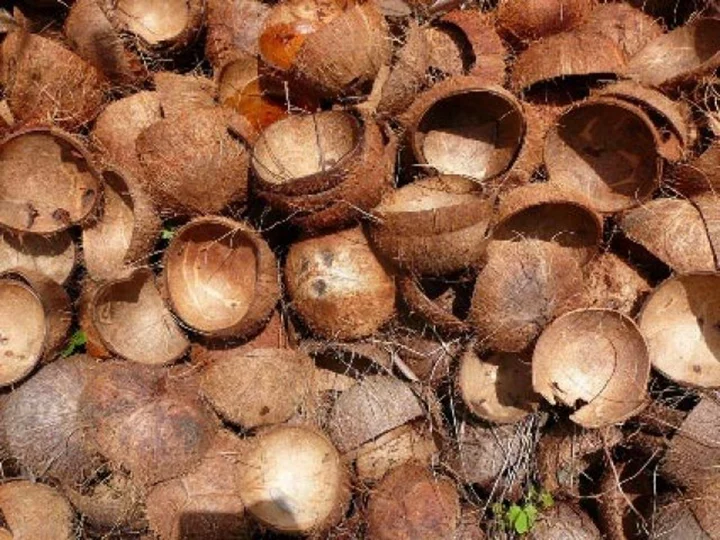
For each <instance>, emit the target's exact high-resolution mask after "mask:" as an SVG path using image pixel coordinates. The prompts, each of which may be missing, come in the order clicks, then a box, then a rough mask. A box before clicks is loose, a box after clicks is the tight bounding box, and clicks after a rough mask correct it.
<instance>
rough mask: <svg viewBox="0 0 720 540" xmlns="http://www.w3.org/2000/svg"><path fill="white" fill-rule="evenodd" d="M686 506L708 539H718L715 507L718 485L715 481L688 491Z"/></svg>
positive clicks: (719, 530) (719, 498)
mask: <svg viewBox="0 0 720 540" xmlns="http://www.w3.org/2000/svg"><path fill="white" fill-rule="evenodd" d="M688 498H689V501H688V506H689V507H690V510H691V511H692V513H693V514H694V515H695V517H696V519H697V521H698V523H699V524H700V527H702V529H703V531H705V534H707V535H708V536H709V537H710V538H718V537H720V525H718V522H717V505H718V503H719V502H720V484H718V482H717V479H716V481H715V482H713V483H712V484H706V485H704V486H703V487H702V488H699V489H693V490H690V491H689V493H688Z"/></svg>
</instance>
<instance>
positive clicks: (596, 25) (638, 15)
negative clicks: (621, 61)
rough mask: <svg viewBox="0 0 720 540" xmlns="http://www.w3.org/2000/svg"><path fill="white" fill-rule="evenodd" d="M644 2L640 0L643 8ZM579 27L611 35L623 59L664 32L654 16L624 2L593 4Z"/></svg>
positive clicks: (628, 57)
mask: <svg viewBox="0 0 720 540" xmlns="http://www.w3.org/2000/svg"><path fill="white" fill-rule="evenodd" d="M646 5H647V1H646V0H643V5H642V8H644V7H645V6H646ZM582 28H583V30H584V31H589V32H595V33H598V34H602V35H604V36H606V37H608V38H610V39H612V40H613V41H614V42H615V43H616V44H617V45H618V46H619V47H620V50H621V51H622V52H623V54H624V55H625V58H626V59H630V58H632V57H633V56H635V53H637V52H638V51H639V50H640V49H642V48H643V47H644V46H645V45H647V44H648V43H649V42H651V41H652V40H654V39H655V38H657V37H659V36H661V35H662V34H663V33H664V30H663V27H662V25H661V24H660V22H659V21H658V20H657V19H655V18H653V17H652V16H650V15H648V14H647V13H645V12H644V11H643V10H642V9H641V8H637V7H633V6H631V5H629V4H627V3H625V2H608V3H607V4H597V5H595V7H594V8H593V10H592V12H591V13H590V14H589V15H588V17H587V22H586V23H585V25H583V27H582Z"/></svg>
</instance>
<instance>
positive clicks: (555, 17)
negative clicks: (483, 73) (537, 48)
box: [497, 0, 594, 42]
mask: <svg viewBox="0 0 720 540" xmlns="http://www.w3.org/2000/svg"><path fill="white" fill-rule="evenodd" d="M593 3H594V2H593V0H541V1H536V2H530V3H528V2H524V1H523V0H501V1H500V2H499V3H498V8H497V25H498V28H499V29H500V31H501V32H502V33H503V34H504V35H505V37H506V38H508V39H512V40H516V41H520V42H530V41H535V40H537V39H540V38H543V37H547V36H550V35H552V34H558V33H560V32H565V31H567V30H570V29H571V28H573V27H575V26H577V25H578V24H580V23H581V22H582V21H583V20H584V19H585V18H586V17H587V16H588V14H589V13H591V11H592V9H593Z"/></svg>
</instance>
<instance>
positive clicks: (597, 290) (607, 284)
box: [584, 252, 652, 317]
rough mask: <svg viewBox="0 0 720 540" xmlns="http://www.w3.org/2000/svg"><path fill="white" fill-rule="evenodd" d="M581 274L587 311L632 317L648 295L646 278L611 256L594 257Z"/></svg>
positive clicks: (618, 258) (621, 260) (648, 286)
mask: <svg viewBox="0 0 720 540" xmlns="http://www.w3.org/2000/svg"><path fill="white" fill-rule="evenodd" d="M584 272H585V294H586V297H587V301H588V307H595V308H604V309H614V310H617V311H620V312H621V313H623V314H625V315H628V316H629V317H634V316H635V315H636V314H637V312H638V311H639V310H640V307H641V306H642V304H643V302H644V301H645V298H646V297H647V295H648V294H650V292H651V291H652V286H651V285H650V282H649V281H648V279H647V277H645V276H644V275H642V274H641V273H640V272H638V270H637V269H636V268H635V267H634V266H632V265H630V264H629V263H628V262H627V261H625V260H623V259H621V258H620V257H618V256H617V255H615V254H614V253H611V252H606V253H602V254H600V255H599V256H597V257H595V258H594V259H593V260H591V261H590V262H589V263H588V264H587V266H586V267H585V268H584Z"/></svg>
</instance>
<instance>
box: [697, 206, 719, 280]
mask: <svg viewBox="0 0 720 540" xmlns="http://www.w3.org/2000/svg"><path fill="white" fill-rule="evenodd" d="M692 203H693V204H694V205H695V208H697V209H698V212H700V217H701V218H702V220H703V223H704V224H705V230H707V234H708V240H710V245H711V246H712V250H713V255H715V264H716V266H718V268H720V265H719V261H720V204H718V203H719V201H718V198H717V195H715V194H710V193H706V194H703V195H698V196H697V197H693V199H692Z"/></svg>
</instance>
